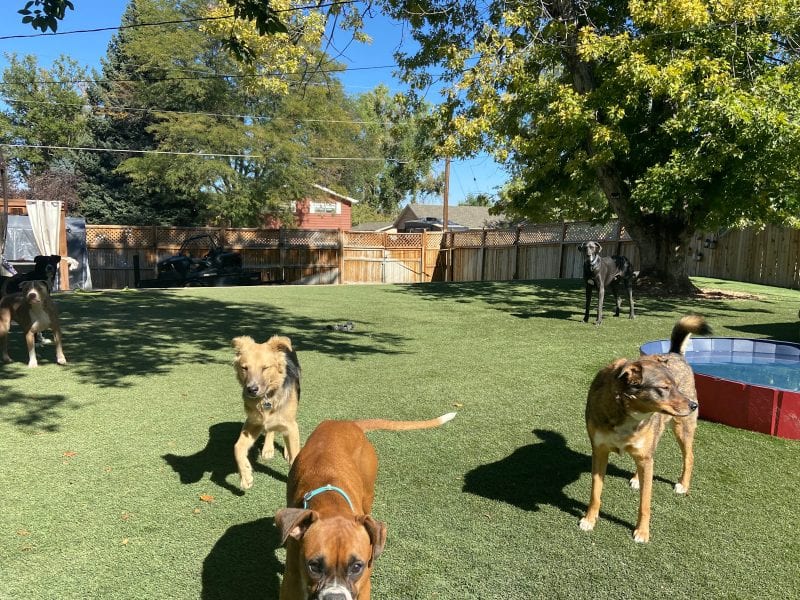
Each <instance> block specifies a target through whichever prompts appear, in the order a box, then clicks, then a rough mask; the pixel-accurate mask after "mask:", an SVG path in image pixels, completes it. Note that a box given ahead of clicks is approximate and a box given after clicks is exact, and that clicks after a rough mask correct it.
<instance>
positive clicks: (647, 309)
mask: <svg viewBox="0 0 800 600" xmlns="http://www.w3.org/2000/svg"><path fill="white" fill-rule="evenodd" d="M396 289H397V292H398V293H404V294H414V295H415V296H417V297H419V298H422V299H424V300H432V301H437V300H449V301H453V300H455V301H456V302H460V303H468V302H482V303H484V304H485V305H487V306H488V307H490V308H493V309H496V310H501V311H503V312H505V313H507V314H509V315H511V316H513V317H517V318H519V319H531V318H543V319H557V320H570V319H572V320H576V321H582V320H583V314H584V306H585V304H584V303H585V291H584V286H583V282H582V280H581V279H532V280H513V281H469V282H448V283H442V282H436V283H425V284H411V285H401V286H397V288H396ZM634 304H635V306H636V315H637V318H638V317H642V316H647V315H648V314H652V315H658V314H659V313H664V314H672V313H674V311H675V310H676V307H684V308H683V310H685V311H688V312H697V313H700V314H704V315H706V316H709V315H714V314H716V313H718V312H719V311H720V310H721V309H722V310H724V314H730V313H731V312H734V313H735V312H739V311H741V312H747V313H752V312H762V313H770V312H772V311H771V310H770V308H769V307H768V304H769V302H766V303H765V306H764V307H762V308H754V307H753V305H752V302H748V303H742V302H740V301H738V300H736V299H706V298H699V297H689V296H686V297H670V296H663V295H659V294H656V293H652V294H651V293H648V292H647V291H646V290H641V291H639V293H638V294H637V292H634ZM737 304H741V306H740V307H737ZM627 310H628V304H627V299H623V302H622V309H621V317H619V318H625V319H627ZM603 312H604V315H605V316H607V317H609V318H611V317H612V316H613V314H614V296H613V294H611V293H610V292H608V293H607V294H606V297H605V302H604V303H603ZM589 316H590V322H592V323H593V322H594V320H595V318H596V316H597V294H594V295H593V298H592V304H591V310H590V312H589Z"/></svg>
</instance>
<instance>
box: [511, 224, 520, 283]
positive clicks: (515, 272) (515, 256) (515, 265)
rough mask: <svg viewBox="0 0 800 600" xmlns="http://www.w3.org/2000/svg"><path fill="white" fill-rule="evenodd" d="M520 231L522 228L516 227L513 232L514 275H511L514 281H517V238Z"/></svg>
mask: <svg viewBox="0 0 800 600" xmlns="http://www.w3.org/2000/svg"><path fill="white" fill-rule="evenodd" d="M521 231H522V226H521V225H517V230H516V231H515V232H514V274H513V275H512V278H513V279H514V280H517V279H519V237H520V232H521Z"/></svg>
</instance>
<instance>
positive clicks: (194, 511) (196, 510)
mask: <svg viewBox="0 0 800 600" xmlns="http://www.w3.org/2000/svg"><path fill="white" fill-rule="evenodd" d="M192 512H193V513H194V514H196V515H199V514H200V512H201V511H200V509H199V508H195V509H194V510H193V511H192Z"/></svg>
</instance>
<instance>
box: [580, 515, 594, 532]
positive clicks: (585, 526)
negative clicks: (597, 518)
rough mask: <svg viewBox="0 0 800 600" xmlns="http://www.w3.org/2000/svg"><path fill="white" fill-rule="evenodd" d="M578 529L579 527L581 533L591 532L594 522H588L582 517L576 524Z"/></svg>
mask: <svg viewBox="0 0 800 600" xmlns="http://www.w3.org/2000/svg"><path fill="white" fill-rule="evenodd" d="M578 527H580V528H581V529H582V530H583V531H592V530H593V529H594V521H590V520H589V519H587V518H586V517H583V518H582V519H581V522H580V523H578Z"/></svg>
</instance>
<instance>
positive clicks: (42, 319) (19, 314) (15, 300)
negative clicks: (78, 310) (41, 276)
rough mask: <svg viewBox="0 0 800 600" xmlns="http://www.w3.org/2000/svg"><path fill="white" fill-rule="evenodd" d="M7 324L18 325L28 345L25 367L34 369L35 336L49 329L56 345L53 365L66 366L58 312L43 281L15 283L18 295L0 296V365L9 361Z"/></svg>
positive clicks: (36, 363)
mask: <svg viewBox="0 0 800 600" xmlns="http://www.w3.org/2000/svg"><path fill="white" fill-rule="evenodd" d="M11 321H16V322H17V323H19V325H20V327H22V330H23V331H24V332H25V343H26V345H27V346H28V366H29V367H31V368H32V367H36V366H38V365H39V362H38V361H37V360H36V334H37V333H40V332H42V331H44V330H45V329H51V330H52V331H53V341H54V342H55V346H56V362H57V363H58V364H60V365H65V364H67V359H66V358H65V357H64V350H63V348H62V347H61V326H60V324H59V321H58V309H57V308H56V305H55V302H53V301H52V299H51V298H50V292H48V291H47V284H46V283H45V282H44V281H40V280H38V279H37V280H34V281H23V282H22V283H20V284H19V292H17V293H15V294H9V295H8V296H4V297H3V299H2V300H0V340H2V342H0V344H1V346H2V352H3V362H7V363H8V362H11V357H10V356H9V355H8V330H9V329H10V328H11Z"/></svg>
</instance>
